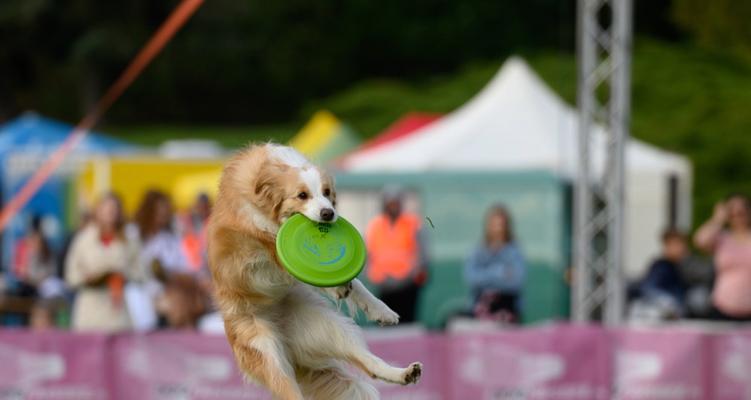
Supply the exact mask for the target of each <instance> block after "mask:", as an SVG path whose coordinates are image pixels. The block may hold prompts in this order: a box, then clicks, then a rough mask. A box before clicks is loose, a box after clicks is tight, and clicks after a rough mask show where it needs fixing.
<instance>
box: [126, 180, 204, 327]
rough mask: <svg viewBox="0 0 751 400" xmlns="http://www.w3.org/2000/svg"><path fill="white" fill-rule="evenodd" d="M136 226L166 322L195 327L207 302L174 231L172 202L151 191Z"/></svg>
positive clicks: (145, 261) (143, 258) (139, 209)
mask: <svg viewBox="0 0 751 400" xmlns="http://www.w3.org/2000/svg"><path fill="white" fill-rule="evenodd" d="M136 223H137V225H138V232H139V236H140V238H141V242H142V245H143V247H142V252H141V256H140V262H141V265H143V266H144V268H146V269H147V271H150V272H151V274H152V276H153V277H154V278H155V279H156V281H157V282H158V285H157V286H156V287H155V288H154V290H153V291H152V295H153V299H154V301H155V304H156V308H157V311H158V312H159V314H161V316H162V317H163V318H164V321H163V322H164V323H166V324H167V325H168V326H170V327H174V328H187V327H193V326H195V325H196V323H197V320H198V318H199V317H200V316H201V315H202V314H203V313H204V312H205V311H206V303H207V298H206V296H205V295H204V292H203V291H202V290H201V289H200V286H199V285H198V282H197V278H196V276H195V275H193V274H192V273H193V272H194V271H193V270H191V268H190V267H189V263H188V258H187V257H186V254H185V252H184V249H183V245H182V242H181V241H180V238H179V237H178V236H177V235H176V234H175V233H174V232H173V230H172V223H173V210H172V202H171V200H170V198H169V197H168V196H167V195H166V194H165V193H163V192H160V191H158V190H150V191H148V192H147V193H146V194H145V196H144V198H143V201H142V202H141V205H140V207H139V208H138V212H137V213H136ZM155 283H156V282H155Z"/></svg>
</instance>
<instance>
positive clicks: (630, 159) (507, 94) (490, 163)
mask: <svg viewBox="0 0 751 400" xmlns="http://www.w3.org/2000/svg"><path fill="white" fill-rule="evenodd" d="M595 129H596V131H595V135H594V142H593V143H592V150H593V163H594V166H595V168H594V169H595V172H601V171H602V169H603V167H604V157H605V146H604V143H605V140H606V135H605V133H604V132H603V130H602V128H600V127H596V128H595ZM577 137H578V130H577V114H576V111H575V110H574V109H573V108H572V107H570V106H569V105H567V104H566V103H565V102H564V101H563V100H562V99H561V98H560V97H558V96H557V95H556V94H555V93H554V92H553V91H552V90H551V89H550V88H548V87H547V85H546V84H545V83H544V82H543V81H542V80H541V79H540V78H539V77H538V76H537V75H536V74H535V73H534V72H533V71H532V69H531V68H530V67H529V66H528V65H527V63H526V62H524V61H523V60H522V59H520V58H518V57H512V58H510V59H509V60H508V61H506V63H504V65H503V67H502V68H501V69H500V71H499V72H498V73H497V74H496V75H495V76H494V77H493V79H492V80H491V81H490V83H488V85H487V86H486V87H485V88H484V89H483V90H482V91H481V92H480V93H478V94H477V95H476V96H475V97H474V98H472V99H471V100H470V101H468V102H467V103H466V104H464V105H463V106H462V107H460V108H459V109H457V110H455V111H454V112H452V113H451V114H449V115H447V116H446V117H444V118H441V119H440V120H438V121H436V122H434V123H432V124H429V125H426V126H424V127H422V128H420V129H418V130H417V131H415V132H414V133H412V134H410V135H408V136H405V137H403V138H400V139H398V140H393V141H391V142H389V143H385V144H383V145H381V146H377V147H373V148H369V149H364V150H363V151H359V152H357V153H355V154H352V155H350V156H349V157H347V159H346V162H345V163H344V164H343V167H344V168H345V169H346V170H349V171H353V172H360V171H362V172H376V171H381V172H384V171H429V170H454V171H456V170H500V169H502V170H514V169H519V170H530V169H534V170H538V169H539V170H550V171H554V172H556V173H558V174H560V175H562V176H565V177H570V178H572V177H574V176H576V170H577V163H578V148H577ZM626 157H627V165H628V169H629V170H630V171H632V170H633V171H635V170H647V171H653V170H654V169H660V170H674V172H676V173H678V172H684V171H686V170H687V169H689V168H690V167H689V164H688V162H687V160H686V159H685V158H683V157H681V156H679V155H676V154H672V153H668V152H666V151H663V150H660V149H658V148H656V147H654V146H651V145H649V144H646V143H644V142H641V141H639V140H636V139H631V140H630V141H629V143H628V145H627V149H626Z"/></svg>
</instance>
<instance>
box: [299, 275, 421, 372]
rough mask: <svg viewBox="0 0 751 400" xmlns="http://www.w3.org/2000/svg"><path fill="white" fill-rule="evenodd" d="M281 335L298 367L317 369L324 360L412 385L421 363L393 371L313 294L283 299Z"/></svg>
mask: <svg viewBox="0 0 751 400" xmlns="http://www.w3.org/2000/svg"><path fill="white" fill-rule="evenodd" d="M287 301H288V302H289V303H288V307H287V310H288V312H290V313H291V315H290V316H289V318H287V319H286V321H285V326H286V328H287V329H285V332H286V333H287V335H288V338H287V340H288V341H287V345H288V348H289V349H290V352H291V355H292V356H293V358H294V359H295V361H296V364H298V365H304V366H307V367H308V368H311V369H317V368H318V365H321V364H322V363H326V362H328V360H331V359H335V360H342V361H346V362H349V363H352V364H353V365H355V366H357V367H359V368H360V369H362V370H363V371H364V372H365V373H367V374H368V375H369V376H371V377H373V378H377V379H381V380H383V381H386V382H391V383H397V384H401V385H406V384H410V383H416V382H417V380H418V379H419V378H420V374H421V373H422V364H420V363H412V364H410V365H409V366H408V367H407V368H397V367H393V366H391V365H389V364H388V363H386V362H385V361H383V360H381V359H380V358H378V357H376V356H375V355H373V354H372V353H371V352H370V351H368V348H367V346H366V344H365V341H364V340H363V339H362V336H361V334H360V328H359V327H358V326H357V325H355V323H354V322H353V321H352V319H350V318H347V317H345V316H343V315H341V314H339V313H337V312H336V311H335V310H333V309H331V308H330V307H329V306H328V305H327V304H326V303H325V301H324V300H323V298H321V297H320V296H318V295H317V294H316V293H314V292H312V291H311V290H306V289H305V288H300V290H296V291H294V292H292V293H290V296H289V297H288V298H287Z"/></svg>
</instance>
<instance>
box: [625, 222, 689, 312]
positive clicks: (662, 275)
mask: <svg viewBox="0 0 751 400" xmlns="http://www.w3.org/2000/svg"><path fill="white" fill-rule="evenodd" d="M688 255H689V250H688V243H687V239H686V235H684V234H683V233H682V232H680V231H678V230H676V229H668V230H666V231H665V232H664V233H663V235H662V255H661V256H660V257H659V258H657V259H656V260H655V261H654V262H652V265H651V266H650V267H649V270H648V271H647V274H646V275H645V276H644V278H642V279H641V280H640V281H639V282H637V283H636V284H635V285H634V286H633V287H632V290H631V297H633V298H636V299H637V301H636V302H635V303H634V304H633V306H632V309H631V312H632V316H633V317H635V318H644V317H645V314H644V313H649V314H650V315H651V316H652V317H654V318H657V319H674V318H678V317H681V316H683V315H684V313H685V309H686V292H687V291H688V287H687V284H686V282H685V281H684V279H683V276H682V273H681V269H682V268H681V265H682V263H683V262H684V261H685V260H686V259H687V257H688Z"/></svg>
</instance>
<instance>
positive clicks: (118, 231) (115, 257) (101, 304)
mask: <svg viewBox="0 0 751 400" xmlns="http://www.w3.org/2000/svg"><path fill="white" fill-rule="evenodd" d="M124 222H125V218H124V216H123V211H122V205H121V202H120V199H119V197H117V196H116V195H115V194H108V195H106V196H104V197H103V198H102V199H101V200H100V201H99V203H98V204H97V206H96V210H95V213H94V220H93V221H92V222H90V223H89V224H88V225H87V226H86V227H84V228H83V229H82V230H81V231H80V232H79V233H78V234H77V235H76V236H75V238H74V239H73V243H72V244H71V248H70V250H69V252H68V255H67V258H66V261H65V263H66V268H65V280H66V282H67V283H68V285H70V286H71V287H72V288H74V289H76V290H77V294H76V298H75V301H74V303H73V318H72V328H73V329H74V330H78V331H82V330H86V331H88V330H95V331H104V332H117V331H123V330H129V329H130V328H131V326H132V324H131V319H130V315H129V313H128V309H127V307H126V304H125V299H124V287H125V283H126V282H127V281H129V280H136V279H140V278H142V277H143V274H142V271H141V269H140V268H139V264H138V261H137V257H138V244H137V243H135V242H133V241H131V240H128V239H127V238H126V235H125V233H124V231H123V225H124Z"/></svg>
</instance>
